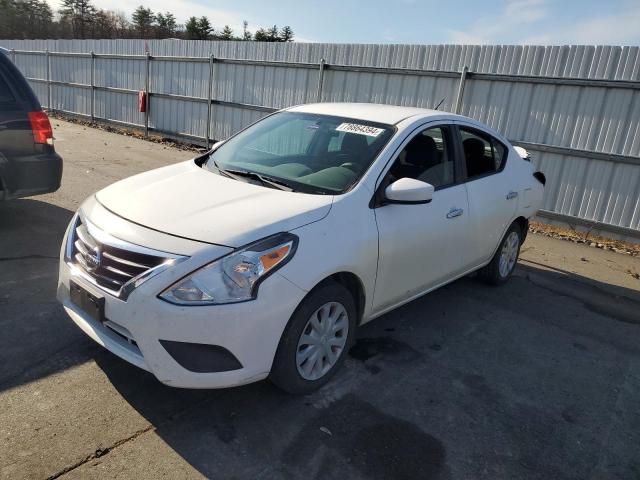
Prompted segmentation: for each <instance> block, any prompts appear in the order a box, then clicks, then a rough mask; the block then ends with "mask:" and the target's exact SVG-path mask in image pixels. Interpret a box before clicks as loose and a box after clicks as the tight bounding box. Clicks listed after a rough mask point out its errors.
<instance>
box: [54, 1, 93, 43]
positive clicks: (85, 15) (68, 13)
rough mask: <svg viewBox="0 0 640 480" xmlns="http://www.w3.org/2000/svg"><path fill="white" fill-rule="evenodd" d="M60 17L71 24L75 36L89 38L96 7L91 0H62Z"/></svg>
mask: <svg viewBox="0 0 640 480" xmlns="http://www.w3.org/2000/svg"><path fill="white" fill-rule="evenodd" d="M59 13H60V17H61V18H63V19H65V20H66V21H68V22H69V23H70V25H71V30H72V35H73V37H74V38H87V34H88V33H89V31H90V25H91V24H92V23H93V18H94V16H95V14H96V8H95V7H94V6H93V5H91V2H90V1H89V0H62V8H60V10H59Z"/></svg>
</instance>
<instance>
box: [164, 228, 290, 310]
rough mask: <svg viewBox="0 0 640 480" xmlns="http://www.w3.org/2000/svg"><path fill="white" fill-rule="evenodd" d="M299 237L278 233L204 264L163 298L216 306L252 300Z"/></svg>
mask: <svg viewBox="0 0 640 480" xmlns="http://www.w3.org/2000/svg"><path fill="white" fill-rule="evenodd" d="M297 245H298V237H297V236H295V235H293V234H291V233H278V234H276V235H273V236H271V237H267V238H265V239H263V240H259V241H258V242H255V243H252V244H251V245H248V246H246V247H244V248H242V249H241V250H236V251H235V252H233V253H230V254H229V255H227V256H226V257H222V258H219V259H218V260H216V261H214V262H212V263H209V264H208V265H205V266H204V267H202V268H200V269H199V270H196V271H195V272H193V273H191V274H190V275H188V276H186V277H185V278H183V279H182V280H180V281H179V282H177V283H175V284H173V285H172V286H171V287H169V288H168V289H166V290H165V291H164V292H162V293H161V294H160V298H161V299H163V300H166V301H167V302H170V303H175V304H177V305H213V304H222V303H236V302H243V301H245V300H251V299H253V298H255V297H256V295H257V293H258V285H259V284H260V282H262V281H263V280H264V279H265V278H266V277H268V276H269V275H270V274H271V273H273V272H275V271H276V270H277V269H278V268H280V267H282V266H283V265H284V264H285V263H287V262H288V261H289V260H290V259H291V257H293V254H294V253H295V250H296V247H297Z"/></svg>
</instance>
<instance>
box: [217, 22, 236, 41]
mask: <svg viewBox="0 0 640 480" xmlns="http://www.w3.org/2000/svg"><path fill="white" fill-rule="evenodd" d="M220 39H221V40H233V30H231V27H229V25H225V26H224V30H222V33H221V34H220Z"/></svg>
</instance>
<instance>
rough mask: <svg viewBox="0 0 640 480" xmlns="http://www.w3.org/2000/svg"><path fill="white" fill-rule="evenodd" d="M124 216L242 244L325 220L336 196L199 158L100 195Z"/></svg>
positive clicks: (207, 239)
mask: <svg viewBox="0 0 640 480" xmlns="http://www.w3.org/2000/svg"><path fill="white" fill-rule="evenodd" d="M96 198H97V200H98V201H99V202H100V203H101V204H102V205H103V206H104V207H105V208H107V209H108V210H110V211H111V212H113V213H115V214H116V215H119V216H120V217H122V218H125V219H127V220H130V221H132V222H135V223H137V224H139V225H143V226H145V227H148V228H152V229H154V230H159V231H161V232H164V233H168V234H170V235H175V236H179V237H184V238H188V239H191V240H198V241H202V242H207V243H214V244H217V245H225V246H229V247H239V246H242V245H245V244H247V243H250V242H252V241H255V240H258V239H260V238H264V237H267V236H269V235H272V234H275V233H278V232H284V231H290V230H293V229H295V228H298V227H301V226H303V225H306V224H308V223H312V222H316V221H318V220H320V219H322V218H324V217H325V216H326V215H327V214H328V213H329V210H330V209H331V204H332V201H333V196H331V195H312V194H306V193H298V192H285V191H282V190H276V189H273V188H268V187H263V186H261V185H254V184H250V183H245V182H242V181H238V180H234V179H232V178H227V177H223V176H221V175H218V174H216V173H213V172H209V171H207V170H204V169H202V168H200V167H199V166H198V165H196V164H195V162H194V161H193V160H189V161H188V162H182V163H178V164H175V165H170V166H168V167H163V168H159V169H157V170H152V171H150V172H145V173H141V174H139V175H135V176H133V177H129V178H127V179H125V180H121V181H119V182H117V183H114V184H113V185H110V186H109V187H107V188H105V189H104V190H101V191H99V192H98V193H97V194H96Z"/></svg>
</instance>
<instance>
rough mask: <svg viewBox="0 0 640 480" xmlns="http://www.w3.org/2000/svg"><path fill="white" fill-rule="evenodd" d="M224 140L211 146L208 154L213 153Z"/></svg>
mask: <svg viewBox="0 0 640 480" xmlns="http://www.w3.org/2000/svg"><path fill="white" fill-rule="evenodd" d="M225 141H226V140H220V141H219V142H216V143H214V144H213V145H212V146H211V149H210V150H209V151H210V152H213V151H214V150H216V149H217V148H218V147H219V146H220V145H222V144H223V143H224V142H225Z"/></svg>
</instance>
